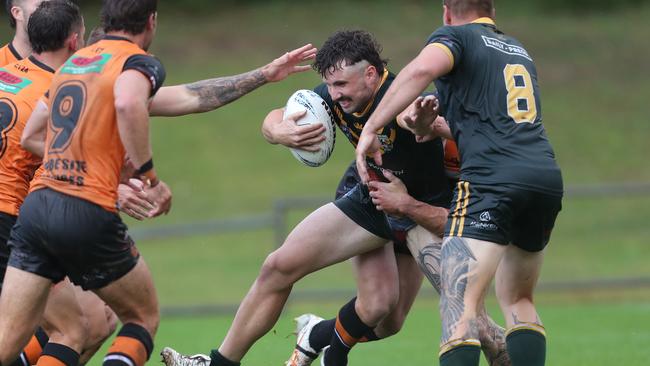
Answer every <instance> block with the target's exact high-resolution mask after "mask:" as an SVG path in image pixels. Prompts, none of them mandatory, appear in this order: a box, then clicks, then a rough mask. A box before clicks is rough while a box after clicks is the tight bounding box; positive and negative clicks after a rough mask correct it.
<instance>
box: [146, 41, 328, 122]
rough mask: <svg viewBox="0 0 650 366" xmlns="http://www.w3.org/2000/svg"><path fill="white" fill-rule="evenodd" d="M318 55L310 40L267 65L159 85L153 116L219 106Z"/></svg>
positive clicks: (294, 70)
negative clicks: (217, 75) (180, 82)
mask: <svg viewBox="0 0 650 366" xmlns="http://www.w3.org/2000/svg"><path fill="white" fill-rule="evenodd" d="M315 56H316V48H314V47H313V46H312V45H310V44H308V45H305V46H303V47H301V48H298V49H295V50H293V51H291V52H287V53H285V54H284V55H283V56H281V57H279V58H277V59H275V60H273V61H272V62H271V63H269V64H268V65H266V66H263V67H261V68H259V69H256V70H253V71H249V72H246V73H243V74H239V75H235V76H227V77H221V78H215V79H207V80H201V81H197V82H194V83H190V84H183V85H175V86H170V87H163V88H160V90H159V91H158V93H156V95H155V96H154V98H153V100H152V101H151V108H150V114H151V115H152V116H182V115H186V114H190V113H202V112H208V111H211V110H214V109H217V108H219V107H221V106H223V105H226V104H228V103H230V102H232V101H234V100H237V99H239V98H240V97H242V96H244V95H246V94H248V93H250V92H252V91H253V90H255V89H257V88H259V87H260V86H262V85H264V84H266V83H269V82H275V81H280V80H284V79H285V78H286V77H288V76H289V75H291V74H294V73H297V72H303V71H307V70H309V69H310V66H308V65H304V66H301V65H299V64H300V63H301V62H304V61H307V60H311V59H313V58H314V57H315Z"/></svg>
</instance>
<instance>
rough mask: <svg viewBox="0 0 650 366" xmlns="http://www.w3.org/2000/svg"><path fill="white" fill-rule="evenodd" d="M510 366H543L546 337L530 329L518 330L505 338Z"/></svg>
mask: <svg viewBox="0 0 650 366" xmlns="http://www.w3.org/2000/svg"><path fill="white" fill-rule="evenodd" d="M506 348H507V349H508V355H509V356H510V361H511V362H512V366H521V365H526V366H543V365H544V363H545V362H546V336H545V335H544V334H542V333H540V332H537V331H535V330H532V329H519V330H515V331H513V332H511V333H510V334H508V336H507V337H506Z"/></svg>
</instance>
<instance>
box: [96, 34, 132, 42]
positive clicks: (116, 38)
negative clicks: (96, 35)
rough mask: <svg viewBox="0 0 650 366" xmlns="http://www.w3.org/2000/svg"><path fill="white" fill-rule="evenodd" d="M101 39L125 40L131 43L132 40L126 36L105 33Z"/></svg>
mask: <svg viewBox="0 0 650 366" xmlns="http://www.w3.org/2000/svg"><path fill="white" fill-rule="evenodd" d="M102 39H103V40H106V41H127V42H131V43H133V41H132V40H130V39H128V38H126V37H120V36H113V35H105V36H104V38H102Z"/></svg>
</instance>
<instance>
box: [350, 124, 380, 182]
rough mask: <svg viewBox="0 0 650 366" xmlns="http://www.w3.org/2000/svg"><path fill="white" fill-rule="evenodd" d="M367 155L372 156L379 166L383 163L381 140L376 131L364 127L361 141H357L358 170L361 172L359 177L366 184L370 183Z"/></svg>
mask: <svg viewBox="0 0 650 366" xmlns="http://www.w3.org/2000/svg"><path fill="white" fill-rule="evenodd" d="M366 156H371V157H372V158H373V159H374V160H375V163H376V164H377V165H378V166H381V165H382V160H381V143H380V142H379V138H378V137H377V134H376V133H375V132H374V131H373V132H371V131H370V130H368V129H366V128H364V129H363V131H362V132H361V136H359V142H358V143H357V149H356V159H357V171H358V172H359V177H360V178H361V181H362V182H363V183H364V184H368V182H369V181H370V175H369V174H368V164H366Z"/></svg>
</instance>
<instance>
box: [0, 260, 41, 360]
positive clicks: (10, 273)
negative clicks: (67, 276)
mask: <svg viewBox="0 0 650 366" xmlns="http://www.w3.org/2000/svg"><path fill="white" fill-rule="evenodd" d="M51 285H52V281H51V280H50V279H48V278H45V277H41V276H38V275H35V274H33V273H30V272H27V271H23V270H20V269H17V268H14V267H11V266H10V267H8V268H7V272H6V274H5V279H4V283H3V286H2V294H1V295H0V314H2V316H0V364H2V365H9V364H11V363H12V362H13V361H14V360H16V359H17V358H18V356H19V354H20V352H21V351H22V349H23V347H24V346H25V345H26V344H27V342H28V341H29V339H30V337H31V336H32V334H34V329H36V327H37V326H38V323H39V322H40V320H41V316H42V315H43V311H44V310H45V304H46V302H47V297H48V295H49V292H50V286H51Z"/></svg>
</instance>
